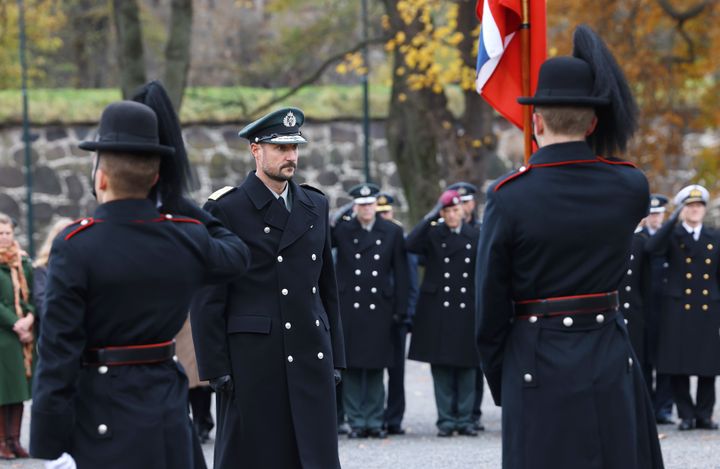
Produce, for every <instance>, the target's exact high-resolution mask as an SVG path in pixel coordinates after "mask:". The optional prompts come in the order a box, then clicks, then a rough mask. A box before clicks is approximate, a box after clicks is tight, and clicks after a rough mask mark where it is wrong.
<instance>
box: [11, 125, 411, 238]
mask: <svg viewBox="0 0 720 469" xmlns="http://www.w3.org/2000/svg"><path fill="white" fill-rule="evenodd" d="M238 129H239V126H237V125H224V126H188V127H186V128H185V140H186V143H187V148H188V153H189V157H190V160H191V163H192V166H193V172H194V176H195V179H196V181H197V188H196V189H195V190H194V191H193V193H192V196H193V197H194V198H195V199H196V200H197V201H198V202H202V201H203V200H205V199H206V198H207V196H208V195H209V194H211V193H212V192H213V191H214V190H216V189H218V188H220V187H223V186H225V185H233V186H235V185H238V184H239V183H240V182H241V181H242V180H243V179H244V178H245V176H246V175H247V173H248V172H249V171H250V170H251V169H254V161H253V159H252V156H251V155H250V152H249V151H248V145H247V142H246V141H244V140H242V139H240V138H238V137H237V131H238ZM95 132H96V129H95V127H90V126H69V127H41V128H33V129H32V133H33V135H34V136H35V137H36V139H35V141H34V142H33V144H32V160H33V168H34V169H33V191H34V192H33V211H34V220H35V234H34V239H35V243H36V249H37V248H39V245H40V244H41V243H42V240H43V239H44V236H45V233H46V230H47V228H48V226H49V225H51V224H52V222H53V220H54V219H56V218H57V217H62V216H65V217H70V218H73V219H75V218H79V217H82V216H86V215H90V214H92V212H93V210H94V208H95V206H96V202H95V199H94V198H93V196H92V194H91V192H90V172H91V167H92V158H91V153H88V152H85V151H83V150H80V149H78V147H77V145H78V143H79V142H80V141H82V140H92V139H94V138H95ZM303 132H304V134H305V135H306V136H307V137H308V140H309V141H310V144H309V145H307V146H305V147H303V148H301V150H300V162H299V171H298V175H297V177H296V180H297V181H298V182H307V183H308V184H312V185H314V186H316V187H318V188H320V189H321V190H322V191H324V192H325V193H326V194H327V195H328V197H329V198H330V201H331V207H336V206H339V205H342V204H344V203H346V202H349V201H350V199H349V198H348V197H347V194H346V191H347V189H348V188H350V187H352V186H353V185H355V184H359V183H360V182H362V181H364V179H365V178H364V169H363V168H364V166H363V134H362V125H361V124H360V123H358V122H350V121H348V122H332V123H312V122H309V123H306V124H305V126H303ZM371 134H372V147H371V148H372V149H371V154H372V166H371V176H372V178H373V180H374V181H375V182H377V183H378V184H380V185H381V187H383V188H385V189H387V190H389V191H390V192H391V193H393V194H396V195H398V196H399V198H400V204H401V206H406V204H405V201H404V197H403V195H402V194H401V193H400V191H399V190H398V188H399V184H400V181H399V178H398V175H397V171H396V167H395V163H394V162H393V161H391V159H390V157H389V154H388V151H387V143H386V140H385V132H384V123H383V122H374V123H373V125H372V130H371ZM24 159H25V156H24V145H23V142H22V129H21V128H19V127H9V128H4V129H0V212H4V213H7V214H8V215H10V216H11V217H13V218H15V219H16V220H17V221H18V222H19V230H18V231H17V237H18V238H19V240H20V241H21V243H23V244H25V243H26V239H27V234H26V226H27V204H26V184H25V174H24ZM399 215H400V216H401V217H402V215H403V214H402V213H400V214H399Z"/></svg>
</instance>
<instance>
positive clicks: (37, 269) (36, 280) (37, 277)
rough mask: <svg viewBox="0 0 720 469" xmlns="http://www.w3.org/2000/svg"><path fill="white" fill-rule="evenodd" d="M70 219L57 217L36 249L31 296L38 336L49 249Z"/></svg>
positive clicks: (43, 308) (43, 306) (43, 307)
mask: <svg viewBox="0 0 720 469" xmlns="http://www.w3.org/2000/svg"><path fill="white" fill-rule="evenodd" d="M72 222H73V221H72V219H70V218H67V217H62V218H59V219H58V220H57V221H56V222H55V223H54V224H53V226H51V227H50V231H48V234H47V236H46V237H45V241H43V244H42V246H41V247H40V251H38V254H37V256H36V257H35V261H34V262H33V286H32V296H33V305H35V313H36V314H35V335H37V336H38V337H39V336H40V327H41V326H40V324H42V317H43V314H44V313H45V283H46V282H47V267H48V263H49V262H50V249H51V248H52V243H53V240H54V239H55V237H56V236H57V235H58V233H60V232H61V231H62V230H63V229H64V228H65V227H66V226H68V225H69V224H70V223H72Z"/></svg>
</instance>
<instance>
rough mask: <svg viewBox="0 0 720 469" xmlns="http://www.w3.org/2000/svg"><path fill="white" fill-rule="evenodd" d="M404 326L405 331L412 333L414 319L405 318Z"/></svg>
mask: <svg viewBox="0 0 720 469" xmlns="http://www.w3.org/2000/svg"><path fill="white" fill-rule="evenodd" d="M403 325H404V326H405V330H406V331H407V332H412V326H413V323H412V318H411V317H410V316H405V322H404V324H403Z"/></svg>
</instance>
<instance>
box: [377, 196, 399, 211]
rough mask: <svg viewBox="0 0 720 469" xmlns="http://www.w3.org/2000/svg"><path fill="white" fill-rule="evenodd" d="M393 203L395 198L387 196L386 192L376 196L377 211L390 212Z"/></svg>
mask: <svg viewBox="0 0 720 469" xmlns="http://www.w3.org/2000/svg"><path fill="white" fill-rule="evenodd" d="M394 203H395V197H393V196H392V195H390V194H388V193H387V192H380V193H379V194H378V195H377V211H378V212H388V211H390V210H392V206H393V204H394Z"/></svg>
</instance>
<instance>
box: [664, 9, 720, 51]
mask: <svg viewBox="0 0 720 469" xmlns="http://www.w3.org/2000/svg"><path fill="white" fill-rule="evenodd" d="M715 2H717V0H702V1H700V2H699V3H697V4H696V5H694V6H691V7H689V8H687V9H686V10H685V11H679V10H678V9H676V8H675V7H674V6H673V5H671V4H670V0H657V3H658V5H660V8H662V9H663V11H664V12H665V14H667V15H668V16H669V17H670V18H672V19H674V20H675V21H676V23H677V24H676V25H675V30H676V31H677V33H678V34H679V35H680V37H681V38H682V40H683V41H684V42H685V44H686V46H687V53H686V55H685V56H679V55H673V54H670V55H667V56H665V57H663V59H662V60H663V62H666V63H669V64H678V63H685V64H690V63H693V62H695V43H694V42H693V39H692V37H690V34H689V33H688V32H687V31H685V29H684V26H685V22H686V21H688V20H690V19H692V18H695V17H696V16H699V15H700V14H702V12H703V11H704V10H705V8H707V7H709V6H711V5H712V4H713V3H715Z"/></svg>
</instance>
